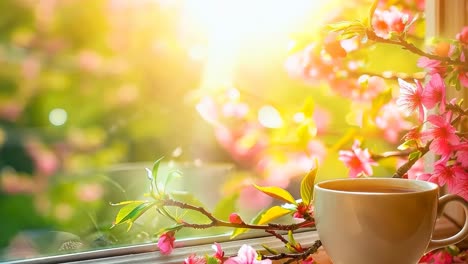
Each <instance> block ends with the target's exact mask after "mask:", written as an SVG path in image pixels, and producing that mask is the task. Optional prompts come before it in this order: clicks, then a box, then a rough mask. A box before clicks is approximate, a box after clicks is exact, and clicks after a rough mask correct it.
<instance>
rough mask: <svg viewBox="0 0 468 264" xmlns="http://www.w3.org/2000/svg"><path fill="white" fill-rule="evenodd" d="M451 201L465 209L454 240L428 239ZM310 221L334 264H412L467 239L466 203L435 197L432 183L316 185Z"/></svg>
mask: <svg viewBox="0 0 468 264" xmlns="http://www.w3.org/2000/svg"><path fill="white" fill-rule="evenodd" d="M450 201H457V202H459V203H460V204H462V205H463V208H464V210H465V215H467V217H465V224H464V226H463V228H462V230H461V231H460V232H458V233H457V234H456V235H454V236H452V237H450V238H446V239H442V240H432V239H431V237H432V232H433V230H434V225H435V222H436V219H437V217H438V215H441V213H442V211H443V209H444V206H445V205H446V204H447V203H448V202H450ZM314 206H315V210H314V211H315V220H316V225H317V231H318V234H319V237H320V240H321V241H322V243H323V246H324V248H325V251H326V252H327V254H328V255H329V256H330V258H331V259H332V261H333V263H334V264H387V263H388V264H395V263H398V264H415V263H418V261H419V259H420V258H421V257H422V256H423V255H424V253H425V252H428V251H430V250H433V249H436V248H441V247H444V246H447V245H451V244H455V243H457V242H460V241H462V240H463V239H464V238H466V237H467V236H468V203H467V202H466V201H465V200H464V199H463V198H461V197H459V196H456V195H445V196H443V197H441V198H439V188H438V186H437V185H436V184H434V183H430V182H425V181H418V180H407V179H392V178H358V179H339V180H330V181H324V182H320V183H318V184H316V185H315V198H314Z"/></svg>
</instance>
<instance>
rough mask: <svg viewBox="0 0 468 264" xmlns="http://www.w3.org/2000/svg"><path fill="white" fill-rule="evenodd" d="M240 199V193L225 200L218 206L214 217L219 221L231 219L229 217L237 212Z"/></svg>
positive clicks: (214, 211)
mask: <svg viewBox="0 0 468 264" xmlns="http://www.w3.org/2000/svg"><path fill="white" fill-rule="evenodd" d="M238 198H239V193H235V194H233V195H231V196H228V197H225V198H223V199H222V200H221V201H220V202H219V203H218V204H216V207H215V209H214V210H213V215H214V216H215V217H216V218H218V219H223V220H226V219H229V215H230V214H231V213H233V212H235V211H237V206H236V203H237V199H238Z"/></svg>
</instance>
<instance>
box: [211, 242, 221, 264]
mask: <svg viewBox="0 0 468 264" xmlns="http://www.w3.org/2000/svg"><path fill="white" fill-rule="evenodd" d="M211 248H212V249H213V250H214V251H215V254H214V257H215V258H217V259H219V260H220V261H221V262H222V261H223V260H224V251H223V249H222V248H221V245H220V244H218V243H216V242H215V243H214V244H213V245H212V246H211Z"/></svg>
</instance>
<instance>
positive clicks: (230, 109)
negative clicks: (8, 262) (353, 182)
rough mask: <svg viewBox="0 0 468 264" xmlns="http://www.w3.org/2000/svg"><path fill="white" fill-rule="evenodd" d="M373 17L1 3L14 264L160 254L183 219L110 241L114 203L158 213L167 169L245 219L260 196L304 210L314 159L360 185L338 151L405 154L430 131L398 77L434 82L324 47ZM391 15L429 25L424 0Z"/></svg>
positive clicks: (118, 3) (5, 219) (188, 191)
mask: <svg viewBox="0 0 468 264" xmlns="http://www.w3.org/2000/svg"><path fill="white" fill-rule="evenodd" d="M370 2H371V1H364V0H363V1H339V0H334V1H308V0H301V1H267V0H259V1H247V0H245V1H244V0H238V1H210V0H140V1H135V0H67V1H57V0H41V1H32V0H2V1H0V65H1V67H0V218H1V220H0V222H1V223H2V228H1V229H0V260H5V259H23V258H33V257H37V256H44V255H56V254H65V253H69V252H77V251H87V250H93V249H101V248H108V247H118V246H125V245H134V244H138V243H148V242H154V241H155V240H156V239H157V237H156V236H155V234H156V233H157V232H158V231H159V230H160V229H161V228H163V227H165V226H168V225H169V224H170V220H168V219H167V218H164V217H161V216H160V215H159V214H157V212H156V210H154V211H149V212H148V213H146V214H145V215H144V216H143V217H142V218H141V219H139V220H138V221H137V222H136V223H135V224H134V225H133V226H132V228H131V229H130V230H129V231H127V226H124V225H119V226H116V227H115V228H110V227H111V226H112V224H113V221H114V219H115V215H116V213H117V211H118V209H119V207H116V206H112V205H111V204H112V203H118V202H121V201H123V200H139V199H145V196H144V194H145V192H148V190H149V189H148V188H149V185H148V179H147V176H146V171H145V168H151V166H152V162H153V161H154V160H156V159H158V158H160V157H165V158H164V160H163V163H162V168H161V171H160V174H159V177H160V180H161V178H162V179H165V177H168V175H170V174H171V173H174V172H177V171H180V172H181V175H179V176H175V177H173V179H172V180H171V181H170V182H169V184H168V185H167V190H169V191H170V192H175V194H174V195H175V197H177V198H179V199H180V200H183V201H187V202H190V203H194V204H200V205H203V206H205V207H206V208H208V209H210V210H214V211H216V210H221V209H223V210H221V213H219V214H220V215H222V217H224V218H226V215H227V213H229V212H234V211H235V212H239V214H241V215H242V217H243V219H245V220H246V221H248V220H249V219H252V218H253V217H254V216H255V215H256V214H257V212H258V211H259V210H261V209H264V208H267V207H268V206H270V205H272V204H279V203H281V202H274V201H273V200H272V199H271V198H270V197H268V196H266V195H264V194H261V193H259V192H258V191H257V190H255V188H254V187H252V183H257V184H259V185H262V186H267V185H275V186H279V187H282V188H287V189H288V190H290V192H291V193H292V194H293V195H294V197H295V198H298V197H300V195H299V193H300V191H299V182H300V179H301V176H303V175H304V174H305V173H307V172H308V171H309V169H311V168H312V167H313V166H314V160H315V159H317V160H318V162H319V163H320V174H319V176H318V177H319V179H318V180H324V179H330V178H339V177H348V175H349V170H348V168H347V167H346V166H345V164H343V162H341V161H340V160H339V159H338V151H339V150H342V149H343V150H344V149H348V150H349V149H351V147H352V145H353V142H354V140H355V139H358V140H360V141H365V145H366V146H371V147H372V148H373V150H374V151H375V153H378V152H385V151H389V150H394V149H395V148H396V146H398V145H399V144H400V143H401V142H399V139H400V138H401V136H402V135H403V132H404V130H405V129H408V128H409V127H410V126H411V124H412V123H411V122H414V121H415V120H413V119H411V118H409V119H407V118H406V117H404V116H403V114H402V113H399V112H392V109H393V108H391V107H394V105H392V104H391V103H392V102H391V101H390V99H389V98H391V96H392V94H393V95H394V94H396V91H397V90H398V87H397V85H396V78H397V77H402V76H403V75H398V73H399V72H408V73H409V74H410V76H403V78H405V79H413V78H417V79H418V78H419V79H422V77H424V76H422V77H421V75H418V74H420V72H419V71H421V69H419V68H417V67H416V62H417V59H418V56H416V55H412V54H410V53H407V52H406V51H404V50H399V51H397V52H395V50H394V49H393V48H394V47H392V49H391V48H390V47H388V46H386V45H377V46H375V47H369V48H368V49H366V50H365V51H364V52H363V53H362V52H361V53H360V51H358V50H357V47H358V46H360V45H362V46H366V45H367V43H366V42H365V40H362V39H356V38H351V39H348V40H344V41H342V42H340V43H339V44H336V43H338V42H336V37H337V35H334V34H329V35H327V36H326V37H324V34H325V33H324V32H326V31H325V28H324V27H325V24H327V23H331V22H336V21H340V20H343V19H349V20H353V19H356V18H362V17H363V16H364V17H365V16H366V15H367V12H368V9H369V5H370ZM389 2H391V3H381V4H380V5H379V10H380V9H381V10H384V9H388V8H389V7H390V5H391V4H395V7H394V8H396V10H399V11H398V12H400V11H401V10H403V11H402V12H406V10H412V11H411V12H412V13H411V14H417V13H419V14H420V17H422V12H423V10H422V6H421V3H420V2H422V1H415V2H414V3H413V2H412V1H389ZM396 2H397V3H396ZM392 10H393V9H392ZM395 12H396V11H395ZM410 18H412V17H410ZM327 32H328V31H327ZM423 33H424V21H423V19H420V20H418V21H417V22H416V23H415V24H414V28H413V29H412V30H411V31H409V32H408V34H409V35H410V38H411V41H412V42H414V43H416V44H417V45H422V43H423ZM326 34H328V33H326ZM382 34H384V33H382ZM333 45H335V46H333ZM336 45H339V47H338V46H336ZM362 46H360V47H362ZM369 46H370V45H369ZM324 47H325V48H324ZM343 52H344V53H345V54H344V55H346V54H348V55H349V56H348V57H346V58H342V56H341V55H343V54H342V53H343ZM390 52H391V55H392V56H391V58H389V56H388V54H390ZM340 54H341V55H340ZM337 61H339V62H337ZM402 61H404V63H401V62H402ZM338 66H339V67H342V66H343V67H344V68H346V71H341V70H339V67H338ZM389 69H391V70H392V71H393V72H388V70H389ZM374 75H375V76H374ZM378 76H380V77H378ZM350 99H352V100H350ZM387 103H389V106H388V107H387V108H385V107H384V104H387ZM380 107H383V108H382V109H383V110H382V111H377V110H375V109H379V108H380ZM368 110H371V112H372V111H374V110H375V111H374V112H372V115H371V116H364V112H365V111H368ZM401 162H403V161H402V160H401V159H398V158H391V159H384V160H383V161H379V165H380V166H379V167H373V170H374V171H373V175H375V176H388V175H389V174H391V173H393V172H394V169H395V166H396V165H397V164H401ZM162 181H165V180H162ZM192 195H193V196H192ZM220 201H222V202H225V203H224V204H223V205H224V207H223V208H221V209H217V208H218V207H217V206H219V202H220ZM173 213H174V214H183V213H184V212H179V211H173ZM184 217H185V218H184V220H187V221H188V220H190V221H193V222H196V223H203V221H204V220H203V219H202V218H200V215H196V214H187V215H184ZM280 221H282V220H280ZM284 221H291V220H290V219H287V220H286V219H285V220H284ZM230 231H231V230H230V229H225V228H217V229H213V230H183V231H180V232H178V234H177V238H178V239H180V238H197V237H206V236H213V235H219V234H227V233H229V232H230Z"/></svg>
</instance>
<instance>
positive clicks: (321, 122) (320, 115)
mask: <svg viewBox="0 0 468 264" xmlns="http://www.w3.org/2000/svg"><path fill="white" fill-rule="evenodd" d="M313 119H314V121H315V125H316V127H317V134H323V133H326V132H327V130H328V127H329V126H330V123H331V116H330V112H329V111H328V110H326V109H324V108H321V107H318V106H316V107H315V109H314V115H313Z"/></svg>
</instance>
